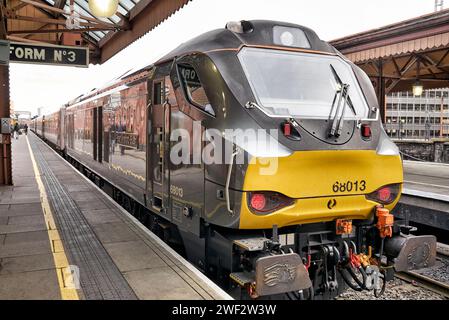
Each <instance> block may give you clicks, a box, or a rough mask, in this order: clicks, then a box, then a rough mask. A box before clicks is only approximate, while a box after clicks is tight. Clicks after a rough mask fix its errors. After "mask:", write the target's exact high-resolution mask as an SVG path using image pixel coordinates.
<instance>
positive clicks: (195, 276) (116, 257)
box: [0, 133, 231, 300]
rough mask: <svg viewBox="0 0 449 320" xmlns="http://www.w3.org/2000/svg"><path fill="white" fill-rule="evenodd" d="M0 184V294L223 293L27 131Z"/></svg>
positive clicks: (133, 295) (2, 296) (152, 295)
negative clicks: (6, 180) (8, 179)
mask: <svg viewBox="0 0 449 320" xmlns="http://www.w3.org/2000/svg"><path fill="white" fill-rule="evenodd" d="M12 147H13V181H14V186H6V187H5V186H1V187H0V299H88V300H94V299H126V300H134V299H169V300H175V299H206V300H211V299H231V297H230V296H229V295H228V294H227V293H226V292H224V291H223V290H222V289H220V288H219V287H218V286H217V285H215V284H214V283H213V282H211V281H210V280H209V279H208V278H207V277H206V276H205V275H203V274H202V273H201V272H200V271H198V270H197V269H196V268H195V267H194V266H192V265H191V264H190V263H189V262H188V261H186V260H185V259H184V258H182V257H181V256H180V255H178V254H177V253H176V252H175V251H174V250H172V249H171V248H170V247H168V246H167V245H166V244H165V243H164V242H162V240H160V239H159V238H158V237H156V236H155V235H154V234H153V233H151V232H150V231H149V230H147V229H146V228H145V227H144V226H143V225H142V224H141V223H140V222H139V221H137V220H136V219H135V218H134V217H132V216H131V215H130V214H129V213H128V212H126V211H125V210H124V209H122V208H121V207H120V206H119V205H117V204H116V203H115V202H114V201H113V200H112V199H110V198H109V197H108V196H107V195H106V194H105V193H103V191H101V190H100V189H98V188H97V187H96V186H95V185H94V184H93V183H92V182H91V181H89V180H88V179H86V178H85V177H84V176H83V175H81V174H80V173H79V172H78V171H76V170H75V169H74V168H73V167H72V166H71V165H70V164H68V163H67V162H66V161H65V160H64V159H62V158H61V157H60V156H59V155H58V154H57V153H55V152H54V151H53V150H52V149H51V148H49V147H48V146H47V145H46V144H45V143H44V142H42V141H41V140H40V139H39V138H37V137H36V136H35V135H34V134H33V133H29V134H28V136H25V135H21V136H20V138H19V139H18V140H14V141H13V145H12Z"/></svg>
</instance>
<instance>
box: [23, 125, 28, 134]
mask: <svg viewBox="0 0 449 320" xmlns="http://www.w3.org/2000/svg"><path fill="white" fill-rule="evenodd" d="M23 130H25V135H26V136H27V135H28V125H27V124H26V123H25V125H24V126H23Z"/></svg>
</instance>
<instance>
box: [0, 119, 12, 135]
mask: <svg viewBox="0 0 449 320" xmlns="http://www.w3.org/2000/svg"><path fill="white" fill-rule="evenodd" d="M10 123H11V119H10V118H1V119H0V133H11V126H10Z"/></svg>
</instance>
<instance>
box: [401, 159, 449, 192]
mask: <svg viewBox="0 0 449 320" xmlns="http://www.w3.org/2000/svg"><path fill="white" fill-rule="evenodd" d="M404 188H405V189H406V190H411V191H416V192H417V194H420V192H422V193H423V195H425V194H426V193H428V194H430V195H432V194H433V195H434V196H435V197H436V198H438V197H441V200H444V201H448V200H449V164H443V163H434V162H419V161H404Z"/></svg>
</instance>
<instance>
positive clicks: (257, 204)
mask: <svg viewBox="0 0 449 320" xmlns="http://www.w3.org/2000/svg"><path fill="white" fill-rule="evenodd" d="M266 202H267V200H266V199H265V196H264V195H263V194H262V193H256V194H254V195H253V196H252V197H251V207H253V209H255V210H258V211H261V210H263V208H265V203H266Z"/></svg>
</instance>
